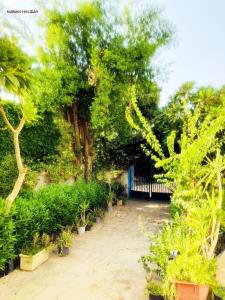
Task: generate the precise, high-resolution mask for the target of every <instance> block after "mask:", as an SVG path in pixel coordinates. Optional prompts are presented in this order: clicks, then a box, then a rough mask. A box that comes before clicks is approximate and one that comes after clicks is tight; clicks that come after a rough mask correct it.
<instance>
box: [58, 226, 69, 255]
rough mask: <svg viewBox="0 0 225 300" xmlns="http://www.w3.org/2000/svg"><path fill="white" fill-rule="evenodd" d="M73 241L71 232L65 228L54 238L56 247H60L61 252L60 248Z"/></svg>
mask: <svg viewBox="0 0 225 300" xmlns="http://www.w3.org/2000/svg"><path fill="white" fill-rule="evenodd" d="M72 243H73V234H72V232H71V231H70V230H69V229H67V230H62V232H61V233H60V235H59V236H58V238H57V240H56V244H57V246H58V248H60V250H61V252H62V250H63V249H62V248H63V247H68V248H69V247H71V246H72Z"/></svg>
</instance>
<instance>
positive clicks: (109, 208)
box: [108, 203, 113, 212]
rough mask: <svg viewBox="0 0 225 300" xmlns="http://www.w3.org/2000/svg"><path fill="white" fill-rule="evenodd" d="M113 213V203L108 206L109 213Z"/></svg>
mask: <svg viewBox="0 0 225 300" xmlns="http://www.w3.org/2000/svg"><path fill="white" fill-rule="evenodd" d="M111 211H113V206H112V203H109V204H108V212H111Z"/></svg>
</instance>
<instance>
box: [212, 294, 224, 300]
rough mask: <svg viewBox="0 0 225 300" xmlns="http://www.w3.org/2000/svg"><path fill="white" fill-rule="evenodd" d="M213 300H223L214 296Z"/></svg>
mask: <svg viewBox="0 0 225 300" xmlns="http://www.w3.org/2000/svg"><path fill="white" fill-rule="evenodd" d="M214 300H223V298H221V297H220V296H217V295H214Z"/></svg>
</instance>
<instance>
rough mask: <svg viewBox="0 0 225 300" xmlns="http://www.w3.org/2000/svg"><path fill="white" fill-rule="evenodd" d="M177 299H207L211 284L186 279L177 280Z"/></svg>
mask: <svg viewBox="0 0 225 300" xmlns="http://www.w3.org/2000/svg"><path fill="white" fill-rule="evenodd" d="M174 283H175V286H176V294H177V295H176V299H177V300H207V298H208V295H209V286H208V285H204V284H194V283H191V282H185V281H175V282H174Z"/></svg>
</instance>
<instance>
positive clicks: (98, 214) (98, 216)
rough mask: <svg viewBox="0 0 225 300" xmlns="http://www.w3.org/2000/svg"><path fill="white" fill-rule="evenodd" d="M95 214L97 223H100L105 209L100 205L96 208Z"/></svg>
mask: <svg viewBox="0 0 225 300" xmlns="http://www.w3.org/2000/svg"><path fill="white" fill-rule="evenodd" d="M94 216H95V221H96V223H100V222H101V219H102V218H103V216H104V210H103V209H101V208H99V207H96V208H94Z"/></svg>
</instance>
